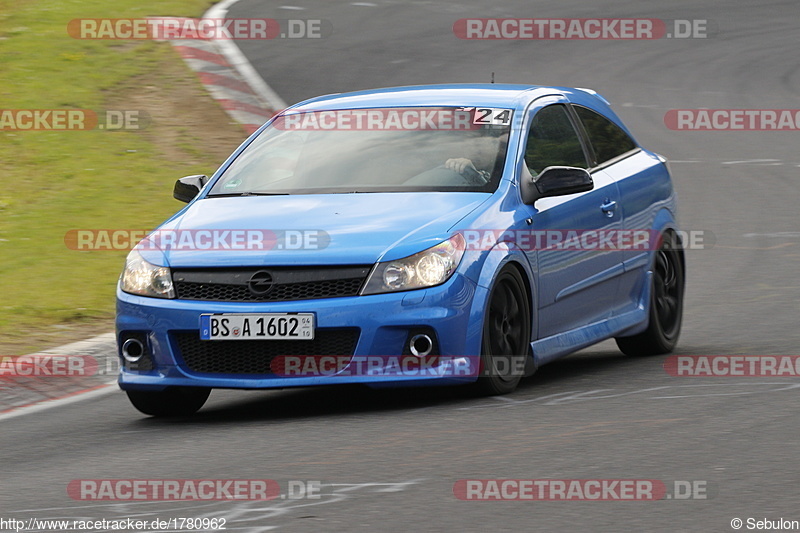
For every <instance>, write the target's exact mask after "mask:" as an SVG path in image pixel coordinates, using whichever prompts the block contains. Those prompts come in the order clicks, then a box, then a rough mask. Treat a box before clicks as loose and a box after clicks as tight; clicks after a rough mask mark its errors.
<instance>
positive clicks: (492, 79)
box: [492, 72, 494, 83]
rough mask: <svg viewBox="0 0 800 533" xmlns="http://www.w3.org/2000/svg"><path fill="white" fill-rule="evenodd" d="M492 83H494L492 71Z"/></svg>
mask: <svg viewBox="0 0 800 533" xmlns="http://www.w3.org/2000/svg"><path fill="white" fill-rule="evenodd" d="M492 83H494V72H492Z"/></svg>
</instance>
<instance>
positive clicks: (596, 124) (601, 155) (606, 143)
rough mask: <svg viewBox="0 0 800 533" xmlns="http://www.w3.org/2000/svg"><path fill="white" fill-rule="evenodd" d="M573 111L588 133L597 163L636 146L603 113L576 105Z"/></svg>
mask: <svg viewBox="0 0 800 533" xmlns="http://www.w3.org/2000/svg"><path fill="white" fill-rule="evenodd" d="M575 111H576V112H577V113H578V117H580V119H581V122H583V127H584V128H586V133H587V134H588V135H589V142H591V143H592V148H593V149H594V153H595V155H596V156H597V164H598V165H599V164H601V163H605V162H606V161H608V160H609V159H613V158H615V157H617V156H618V155H622V154H624V153H625V152H629V151H630V150H633V149H634V148H636V143H635V142H633V139H631V138H630V137H628V134H627V133H625V132H624V131H623V130H622V128H620V127H619V126H617V125H616V124H614V123H613V122H611V121H610V120H608V119H607V118H606V117H604V116H603V115H601V114H599V113H595V112H594V111H592V110H591V109H587V108H585V107H581V106H577V105H576V106H575Z"/></svg>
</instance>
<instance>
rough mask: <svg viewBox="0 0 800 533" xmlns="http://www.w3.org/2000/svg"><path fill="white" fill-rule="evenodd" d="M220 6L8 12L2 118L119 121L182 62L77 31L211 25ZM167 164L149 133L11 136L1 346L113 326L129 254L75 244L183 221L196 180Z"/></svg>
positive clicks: (97, 3)
mask: <svg viewBox="0 0 800 533" xmlns="http://www.w3.org/2000/svg"><path fill="white" fill-rule="evenodd" d="M211 4H213V1H211V0H114V1H113V2H112V1H108V0H24V1H22V2H21V1H19V0H0V108H3V109H63V108H81V109H92V110H103V109H107V108H109V102H114V101H117V102H118V98H119V97H120V94H124V93H125V91H131V90H136V87H135V84H133V83H132V80H133V79H134V78H135V77H136V76H141V75H145V74H147V73H148V72H151V73H152V72H157V71H158V69H159V66H160V65H161V64H162V63H163V62H164V61H165V59H166V58H168V57H172V58H173V59H174V54H175V52H174V51H173V50H172V49H171V47H170V45H169V44H168V43H156V42H150V41H112V40H100V41H90V40H78V39H73V38H71V37H70V36H69V35H68V34H67V23H68V22H69V21H70V20H72V19H75V18H81V17H89V18H128V17H145V16H156V15H165V16H167V15H169V16H200V15H201V14H202V13H203V12H204V11H205V10H206V9H207V8H208V7H209V6H210V5H211ZM171 75H175V76H190V75H191V74H190V73H189V71H188V69H187V70H186V71H185V72H177V73H171ZM119 107H120V106H116V108H119ZM187 135H190V132H188V134H187ZM187 138H188V139H191V137H187ZM179 140H180V142H181V145H183V144H186V145H190V144H191V143H190V142H189V141H188V140H184V139H179ZM198 153H199V152H198ZM198 153H193V154H192V155H193V156H195V157H196V158H197V159H199V161H200V162H201V163H202V168H205V169H207V171H209V172H210V171H213V170H214V169H215V168H216V166H217V165H218V164H219V163H220V161H219V160H216V159H215V158H213V157H211V156H208V155H206V154H199V155H198ZM159 154H160V152H159V150H158V147H157V146H154V144H153V141H151V140H148V138H147V136H146V135H143V134H142V133H140V132H123V131H117V132H109V131H103V130H92V131H0V176H2V186H1V187H0V338H9V337H10V338H14V337H19V336H21V335H25V334H26V332H27V331H32V330H36V329H37V328H39V329H40V328H46V327H47V326H49V325H51V324H58V323H72V324H74V323H75V322H78V323H80V322H81V321H91V320H97V319H108V318H110V317H112V316H113V309H114V287H115V283H116V280H117V277H118V276H119V272H120V270H121V267H122V262H123V259H124V257H125V255H126V252H124V251H114V252H108V251H103V252H100V251H73V250H70V249H68V248H67V247H66V245H65V244H64V235H65V234H66V232H67V231H69V230H71V229H82V228H136V229H138V228H153V227H155V226H156V225H157V224H158V223H159V222H161V221H163V220H164V219H165V218H167V217H168V216H169V215H171V214H172V213H173V212H175V211H176V210H177V209H178V208H179V207H180V204H178V203H177V202H176V201H175V200H173V199H172V198H171V187H172V184H173V183H174V180H175V179H176V178H177V177H180V176H182V175H185V174H186V173H191V172H186V167H185V165H182V164H181V161H175V160H167V159H166V158H164V157H163V156H161V155H159ZM195 168H196V166H195Z"/></svg>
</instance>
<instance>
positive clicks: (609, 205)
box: [600, 198, 617, 218]
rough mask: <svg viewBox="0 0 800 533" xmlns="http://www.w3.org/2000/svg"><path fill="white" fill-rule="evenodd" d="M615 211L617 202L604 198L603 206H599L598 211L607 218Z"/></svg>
mask: <svg viewBox="0 0 800 533" xmlns="http://www.w3.org/2000/svg"><path fill="white" fill-rule="evenodd" d="M616 209H617V202H615V201H613V200H609V199H608V198H606V199H605V201H604V203H603V205H601V206H600V210H601V211H602V212H603V213H605V214H606V216H607V217H609V218H611V217H613V216H614V211H615V210H616Z"/></svg>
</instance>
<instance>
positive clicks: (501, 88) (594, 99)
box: [283, 83, 632, 136]
mask: <svg viewBox="0 0 800 533" xmlns="http://www.w3.org/2000/svg"><path fill="white" fill-rule="evenodd" d="M550 95H557V96H563V97H565V98H566V99H567V100H569V101H570V102H571V103H574V104H578V105H582V106H585V107H588V108H590V109H593V110H595V111H597V112H599V113H601V114H603V115H605V116H606V117H608V118H609V119H611V120H612V121H613V122H615V123H616V124H617V125H618V126H620V127H621V128H622V129H623V130H624V131H625V132H626V133H627V134H628V135H631V132H630V131H629V130H628V128H627V126H625V124H624V123H623V122H622V120H621V119H620V118H619V117H618V116H617V114H616V113H614V111H613V110H612V109H611V106H610V104H609V103H608V100H606V99H605V98H603V97H602V96H601V95H600V94H598V93H597V92H595V91H593V90H592V89H584V88H577V87H558V86H546V85H525V84H510V83H450V84H441V85H410V86H405V87H386V88H381V89H370V90H365V91H355V92H348V93H337V94H329V95H325V96H319V97H316V98H311V99H310V100H305V101H304V102H300V103H298V104H295V105H293V106H290V107H288V108H287V109H285V110H284V111H283V112H284V113H285V112H300V111H327V110H336V109H368V108H389V107H417V106H419V107H452V106H459V107H462V106H463V107H497V108H505V109H514V110H515V111H524V110H525V108H526V107H527V106H528V104H530V102H532V101H533V100H536V99H537V98H541V97H543V96H550ZM631 136H632V135H631Z"/></svg>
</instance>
